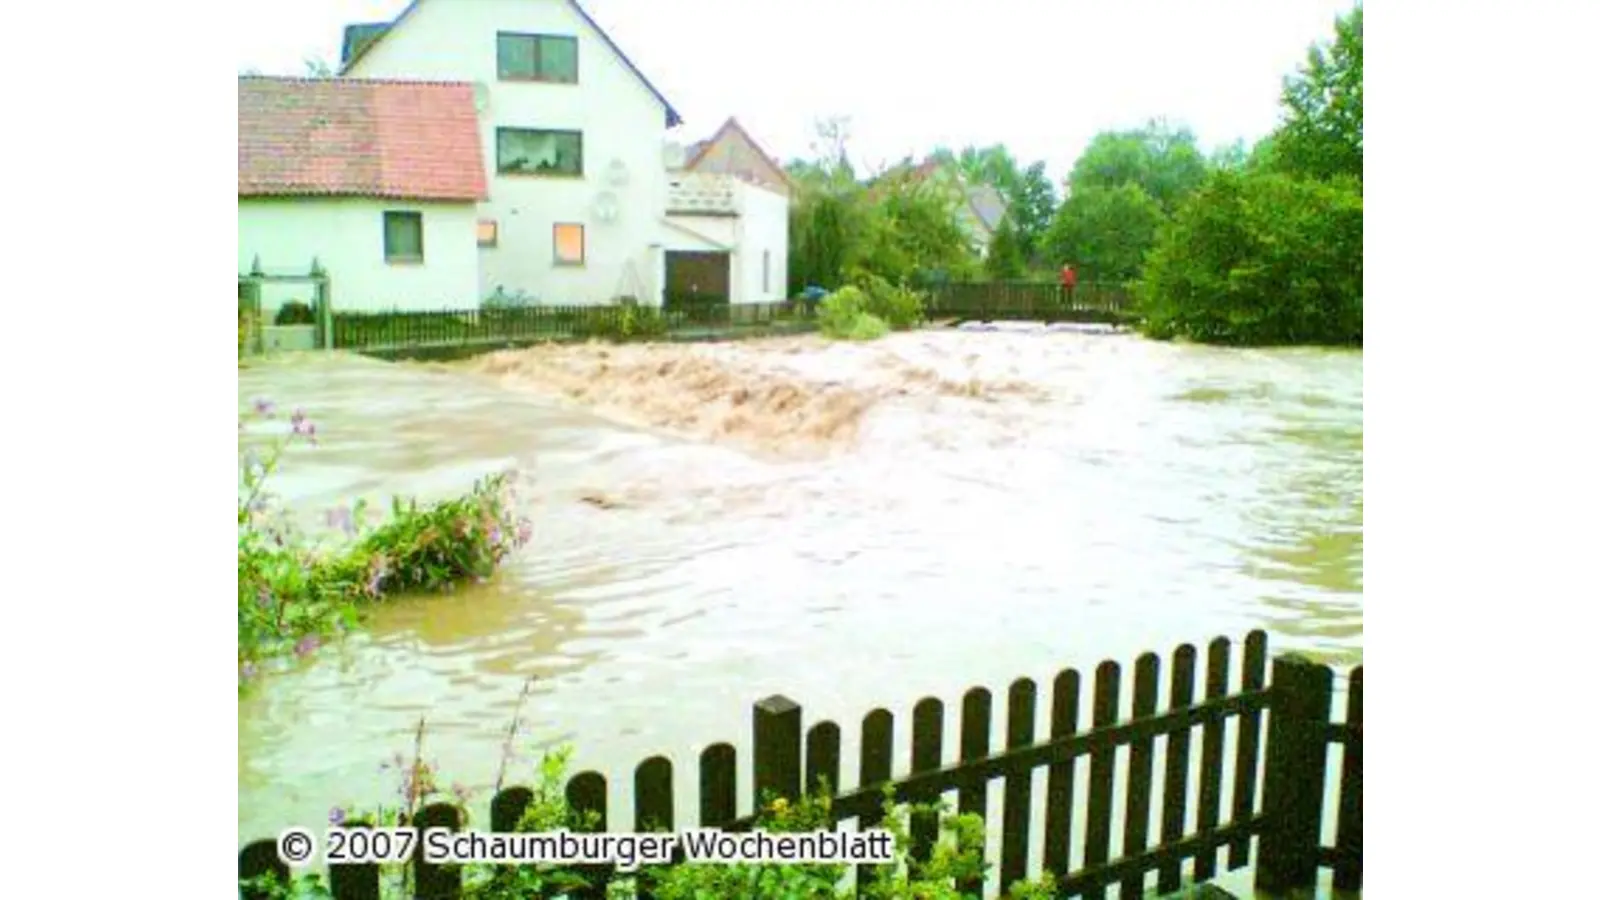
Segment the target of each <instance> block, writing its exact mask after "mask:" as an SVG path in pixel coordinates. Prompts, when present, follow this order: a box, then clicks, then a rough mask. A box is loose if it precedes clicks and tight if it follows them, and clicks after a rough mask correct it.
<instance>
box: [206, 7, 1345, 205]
mask: <svg viewBox="0 0 1600 900" xmlns="http://www.w3.org/2000/svg"><path fill="white" fill-rule="evenodd" d="M244 2H245V4H246V6H247V7H255V8H256V9H259V10H260V12H259V14H258V15H256V16H254V17H252V18H251V19H249V21H250V27H249V28H248V29H244V30H242V31H241V32H240V34H241V36H240V37H239V38H238V40H239V41H240V47H239V51H238V52H239V68H240V69H241V70H243V69H247V68H253V69H258V70H260V71H262V72H265V73H268V74H302V73H303V72H304V60H305V59H306V58H307V57H311V56H317V57H322V58H324V59H326V60H328V61H329V62H330V63H332V64H337V62H338V57H339V45H340V41H341V39H342V35H343V29H344V26H345V24H347V23H350V22H367V21H373V22H376V21H384V20H387V19H392V18H393V17H394V16H395V15H396V14H397V13H398V12H399V11H400V10H401V9H403V8H404V7H405V5H406V0H244ZM434 2H439V0H434ZM455 2H462V0H455ZM466 2H471V0H466ZM528 2H551V0H528ZM582 5H583V7H584V8H585V9H586V10H588V12H589V13H590V15H592V16H593V17H594V19H595V21H597V22H598V23H599V24H600V26H601V27H602V28H605V29H606V31H607V32H608V33H609V34H610V35H611V37H612V39H613V40H615V41H616V42H617V44H618V46H620V47H621V48H622V50H623V52H625V53H627V54H628V56H629V57H630V58H631V59H632V60H633V61H634V63H635V64H636V65H638V67H639V68H640V70H641V71H643V72H644V73H645V75H646V76H647V77H649V79H650V80H651V81H652V82H653V83H654V84H655V85H656V87H658V88H659V89H660V90H661V92H662V93H663V94H665V95H666V97H667V99H668V100H670V101H671V102H672V104H673V105H674V106H675V107H676V108H677V109H678V111H679V112H680V113H681V114H682V115H683V118H684V120H685V123H686V124H685V125H683V126H681V127H679V128H678V129H676V131H675V132H674V133H673V136H674V137H675V138H676V139H679V140H683V141H689V140H696V139H699V138H701V137H705V136H707V135H709V133H710V132H711V131H712V130H713V129H715V128H716V127H717V126H718V125H719V124H721V123H722V120H723V119H725V118H727V116H729V115H730V114H731V115H736V116H738V118H739V121H740V122H742V123H743V124H744V125H745V127H746V128H748V129H749V130H750V131H751V133H752V134H753V135H754V136H755V138H756V140H758V141H760V142H762V144H763V145H765V147H766V149H767V150H768V152H770V153H772V154H774V155H776V156H778V157H779V158H781V159H785V160H787V159H788V158H789V157H791V156H796V155H805V154H808V153H809V149H810V144H811V138H812V135H813V133H814V131H813V128H812V123H813V122H814V121H815V120H816V119H818V118H821V117H825V116H831V115H843V116H848V117H850V120H851V133H852V142H851V146H852V156H853V157H854V158H855V159H856V160H857V162H858V165H860V164H862V163H864V164H867V165H875V164H880V163H883V162H887V161H892V160H896V159H899V158H900V157H902V156H905V155H907V154H912V155H917V156H920V155H921V154H923V153H925V152H927V151H928V150H930V149H932V148H933V147H934V146H936V145H939V144H947V145H950V146H952V147H961V146H964V145H966V144H978V145H987V144H991V143H997V142H998V143H1004V144H1006V145H1007V146H1008V147H1010V148H1011V151H1012V153H1013V154H1014V155H1016V156H1017V157H1018V158H1019V159H1020V160H1021V161H1022V162H1023V163H1024V164H1026V163H1030V162H1032V161H1034V160H1038V159H1043V160H1045V161H1046V162H1047V163H1048V165H1049V168H1050V172H1051V174H1052V175H1053V176H1054V177H1056V178H1060V177H1061V176H1062V175H1064V174H1065V173H1066V171H1067V170H1068V168H1069V167H1070V166H1071V164H1072V161H1073V160H1074V159H1076V157H1077V155H1078V153H1079V152H1080V151H1081V150H1082V149H1083V147H1084V145H1085V144H1086V143H1087V142H1088V140H1089V139H1090V138H1091V137H1093V135H1094V134H1095V133H1096V132H1099V131H1102V130H1105V129H1108V128H1119V127H1128V126H1134V125H1138V124H1140V123H1142V122H1143V121H1145V120H1146V119H1149V118H1152V117H1156V116H1166V117H1167V118H1168V119H1170V120H1173V121H1175V122H1182V123H1184V124H1187V125H1189V126H1190V127H1191V128H1193V129H1194V131H1195V133H1196V134H1197V135H1198V136H1199V139H1200V142H1201V144H1202V145H1203V146H1205V147H1207V148H1208V149H1209V148H1210V147H1214V146H1218V145H1221V144H1225V143H1228V142H1230V141H1232V140H1234V139H1235V138H1241V137H1242V138H1244V139H1246V140H1247V141H1253V140H1255V139H1256V138H1258V137H1260V136H1261V135H1263V134H1265V133H1266V132H1268V131H1270V130H1271V129H1272V127H1273V125H1274V124H1275V122H1276V118H1277V114H1278V107H1277V101H1278V93H1279V89H1280V87H1281V84H1282V79H1283V76H1285V75H1286V74H1288V73H1289V72H1291V71H1292V70H1293V69H1294V67H1295V66H1296V65H1298V64H1299V63H1301V62H1302V61H1303V60H1304V58H1305V52H1306V49H1307V48H1308V47H1309V46H1310V44H1311V43H1312V42H1313V41H1317V40H1322V39H1325V38H1328V37H1330V36H1331V35H1332V33H1333V20H1334V18H1335V17H1336V16H1337V15H1338V14H1340V13H1342V12H1344V11H1346V10H1348V9H1350V8H1351V7H1352V6H1353V5H1354V0H1207V2H1195V0H1188V2H1183V0H583V2H582Z"/></svg>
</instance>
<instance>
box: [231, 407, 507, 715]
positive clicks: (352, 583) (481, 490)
mask: <svg viewBox="0 0 1600 900" xmlns="http://www.w3.org/2000/svg"><path fill="white" fill-rule="evenodd" d="M255 415H256V416H258V417H260V418H262V419H271V418H273V416H274V412H273V408H272V404H270V403H267V402H265V401H258V402H257V403H256V406H255ZM289 424H290V431H289V434H288V435H287V436H285V437H282V438H280V439H278V440H277V441H275V442H273V443H272V444H271V445H270V446H269V447H268V448H267V450H266V452H264V453H263V452H259V451H256V450H245V449H241V452H240V459H239V471H240V497H239V509H238V524H239V610H238V612H239V632H238V651H239V675H240V683H241V685H242V684H243V683H244V682H245V681H247V680H248V679H249V678H250V677H251V676H252V675H254V673H255V672H256V670H257V668H258V666H259V665H260V664H261V663H264V662H267V661H269V660H272V659H276V658H280V657H284V656H287V655H288V654H290V653H291V652H292V653H294V654H296V655H304V654H306V653H309V652H311V651H312V650H314V649H316V647H317V646H318V645H319V644H320V643H321V642H322V641H323V640H326V639H327V638H329V637H332V636H334V635H337V634H339V633H342V632H344V631H346V630H348V629H349V628H351V627H354V626H355V624H356V623H357V622H358V621H359V618H360V608H361V606H362V605H364V604H366V603H370V602H374V601H377V600H380V599H382V598H384V597H388V596H391V595H394V594H396V593H401V592H409V591H438V590H449V589H451V588H452V587H454V585H456V584H458V583H461V582H463V581H466V580H469V579H473V578H484V577H487V576H488V575H490V574H491V573H492V572H493V571H494V569H495V567H496V566H497V565H499V563H500V562H501V561H502V560H504V559H505V557H506V556H507V555H509V554H510V553H511V551H512V550H513V549H515V548H516V547H519V546H521V545H522V544H524V543H526V542H527V540H528V538H529V536H530V531H531V529H530V526H529V525H528V523H527V522H526V521H519V520H517V519H516V518H515V517H514V513H513V511H512V500H513V497H512V494H511V491H510V479H509V475H507V474H500V475H496V476H493V477H491V478H488V479H485V480H482V481H479V482H478V483H476V484H474V485H473V487H472V490H471V491H470V492H469V493H468V494H467V495H466V496H464V497H461V498H459V499H456V500H450V501H447V502H444V503H439V504H435V505H431V506H419V505H418V504H417V503H416V502H415V501H413V500H403V499H399V498H396V499H395V501H394V503H393V507H392V510H391V512H392V514H391V516H390V518H389V520H388V521H387V522H386V523H384V524H383V525H381V526H379V527H378V528H376V529H372V530H370V531H365V533H363V532H364V518H365V516H364V512H365V509H364V507H363V505H361V504H357V505H356V506H355V507H354V508H344V509H338V510H334V511H332V512H330V513H329V515H328V523H329V525H330V526H333V527H334V528H336V529H337V530H339V531H341V532H342V533H343V534H344V536H345V539H346V541H347V543H346V544H345V545H344V546H338V547H333V548H327V547H321V546H318V545H316V544H314V543H313V542H311V541H309V540H308V539H307V538H306V537H305V536H304V535H303V534H301V533H300V532H299V530H298V529H296V528H295V527H294V526H293V525H292V524H291V523H290V521H289V519H288V517H287V515H286V511H285V510H283V509H282V508H281V507H278V508H275V507H274V504H273V497H272V496H271V494H269V493H268V491H267V488H266V485H267V481H268V479H269V478H270V477H271V475H272V474H273V473H274V472H275V471H276V470H277V467H278V464H279V461H280V460H281V459H282V456H283V453H284V451H285V450H286V449H287V448H288V447H289V446H290V445H291V444H293V443H295V442H304V443H307V444H315V443H316V433H317V432H316V426H315V425H314V424H313V423H311V422H310V421H309V420H308V419H307V418H306V417H305V414H304V413H301V412H296V413H295V414H294V416H293V417H292V418H291V419H290V423H289ZM240 428H241V430H242V428H243V423H242V422H241V423H240Z"/></svg>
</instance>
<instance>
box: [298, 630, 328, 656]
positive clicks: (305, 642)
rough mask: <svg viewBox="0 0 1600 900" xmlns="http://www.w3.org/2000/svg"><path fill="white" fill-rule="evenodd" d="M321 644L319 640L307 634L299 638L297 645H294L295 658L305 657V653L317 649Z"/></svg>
mask: <svg viewBox="0 0 1600 900" xmlns="http://www.w3.org/2000/svg"><path fill="white" fill-rule="evenodd" d="M321 644H322V641H321V640H319V639H318V638H317V636H316V635H314V634H308V635H306V636H305V637H303V638H301V639H300V641H299V643H297V644H295V645H294V653H295V655H296V656H305V655H306V654H307V653H310V652H311V651H313V650H315V649H317V647H318V646H320V645H321Z"/></svg>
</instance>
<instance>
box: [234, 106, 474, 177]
mask: <svg viewBox="0 0 1600 900" xmlns="http://www.w3.org/2000/svg"><path fill="white" fill-rule="evenodd" d="M481 141H482V138H481V137H480V135H479V132H478V113H477V106H476V103H475V101H474V97H473V87H472V85H470V84H455V83H443V82H421V81H377V80H361V79H351V78H268V77H258V76H246V77H241V78H240V79H239V196H241V197H304V196H344V197H383V198H391V199H397V200H462V201H470V200H482V199H485V198H486V197H487V196H488V193H489V191H488V182H487V179H486V178H485V176H484V168H483V151H482V143H481Z"/></svg>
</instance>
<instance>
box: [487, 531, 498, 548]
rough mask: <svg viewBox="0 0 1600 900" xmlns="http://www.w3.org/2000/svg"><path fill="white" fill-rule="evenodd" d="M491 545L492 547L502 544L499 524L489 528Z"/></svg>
mask: <svg viewBox="0 0 1600 900" xmlns="http://www.w3.org/2000/svg"><path fill="white" fill-rule="evenodd" d="M489 545H490V546H492V547H498V546H500V528H499V527H498V526H496V527H494V528H491V529H489Z"/></svg>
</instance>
